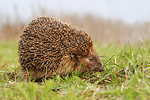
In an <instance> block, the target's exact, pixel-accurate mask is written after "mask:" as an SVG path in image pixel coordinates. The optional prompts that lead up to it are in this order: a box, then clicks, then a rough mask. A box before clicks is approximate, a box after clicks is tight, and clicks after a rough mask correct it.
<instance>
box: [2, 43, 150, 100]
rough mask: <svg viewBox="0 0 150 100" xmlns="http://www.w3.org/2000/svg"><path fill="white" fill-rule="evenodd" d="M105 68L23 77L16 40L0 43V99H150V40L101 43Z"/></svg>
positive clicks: (98, 51) (99, 50) (101, 53)
mask: <svg viewBox="0 0 150 100" xmlns="http://www.w3.org/2000/svg"><path fill="white" fill-rule="evenodd" d="M94 48H95V49H96V51H97V53H98V54H99V55H100V56H103V57H101V62H102V63H103V66H104V67H105V71H104V72H102V73H100V72H96V73H94V72H89V73H82V74H79V75H72V76H65V77H60V76H54V77H53V78H52V79H49V80H45V81H43V82H41V83H40V84H39V83H36V82H28V83H27V82H26V81H25V80H23V79H22V77H21V68H20V65H19V62H18V56H17V42H8V43H6V42H4V43H0V100H60V99H62V100H99V99H106V98H107V99H111V100H113V99H114V100H116V99H121V100H122V99H123V100H124V99H125V100H133V99H136V100H145V99H147V100H148V99H149V98H150V42H147V41H145V42H143V43H139V44H137V45H134V46H131V45H130V43H128V44H126V45H125V46H123V47H121V46H119V45H113V44H109V45H98V44H95V45H94Z"/></svg>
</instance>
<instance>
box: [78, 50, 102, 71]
mask: <svg viewBox="0 0 150 100" xmlns="http://www.w3.org/2000/svg"><path fill="white" fill-rule="evenodd" d="M79 62H80V64H81V66H82V67H81V71H83V72H88V71H95V72H102V71H104V67H103V66H102V64H101V62H100V59H99V57H98V55H97V53H96V52H95V51H94V49H92V50H91V51H90V52H89V54H88V55H87V56H85V57H79Z"/></svg>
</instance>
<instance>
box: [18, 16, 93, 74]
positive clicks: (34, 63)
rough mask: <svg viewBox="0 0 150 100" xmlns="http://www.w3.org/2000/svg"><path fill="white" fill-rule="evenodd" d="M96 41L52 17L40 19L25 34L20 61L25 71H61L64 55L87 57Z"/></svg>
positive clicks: (26, 29)
mask: <svg viewBox="0 0 150 100" xmlns="http://www.w3.org/2000/svg"><path fill="white" fill-rule="evenodd" d="M91 47H92V40H91V38H90V37H89V36H88V34H87V33H85V32H84V31H82V30H77V29H75V28H74V27H72V26H69V25H67V24H64V23H62V22H60V21H59V20H56V19H54V18H49V17H39V18H37V19H35V20H32V22H31V23H30V24H29V25H28V26H27V27H26V28H25V29H24V30H23V34H22V35H21V39H20V41H19V48H18V53H19V60H20V63H21V67H22V69H23V70H26V69H28V70H30V69H32V70H39V71H43V70H57V68H58V67H59V64H60V62H61V60H62V59H61V58H62V57H63V55H66V54H70V53H74V54H76V55H81V56H86V55H87V54H88V52H89V49H90V48H91Z"/></svg>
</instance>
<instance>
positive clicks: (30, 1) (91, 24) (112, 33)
mask: <svg viewBox="0 0 150 100" xmlns="http://www.w3.org/2000/svg"><path fill="white" fill-rule="evenodd" d="M39 16H51V17H55V18H58V19H60V20H62V21H63V22H66V23H68V24H72V25H73V26H75V27H77V28H79V29H83V30H85V31H86V32H87V33H88V34H90V35H91V37H92V39H93V40H94V41H96V42H99V43H113V42H115V43H119V44H124V43H126V42H128V41H130V42H131V43H138V42H139V41H143V40H146V39H150V0H0V41H9V40H18V39H19V35H20V34H21V31H22V29H23V28H24V26H27V24H28V23H29V22H30V21H31V20H32V19H34V18H36V17H39Z"/></svg>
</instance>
